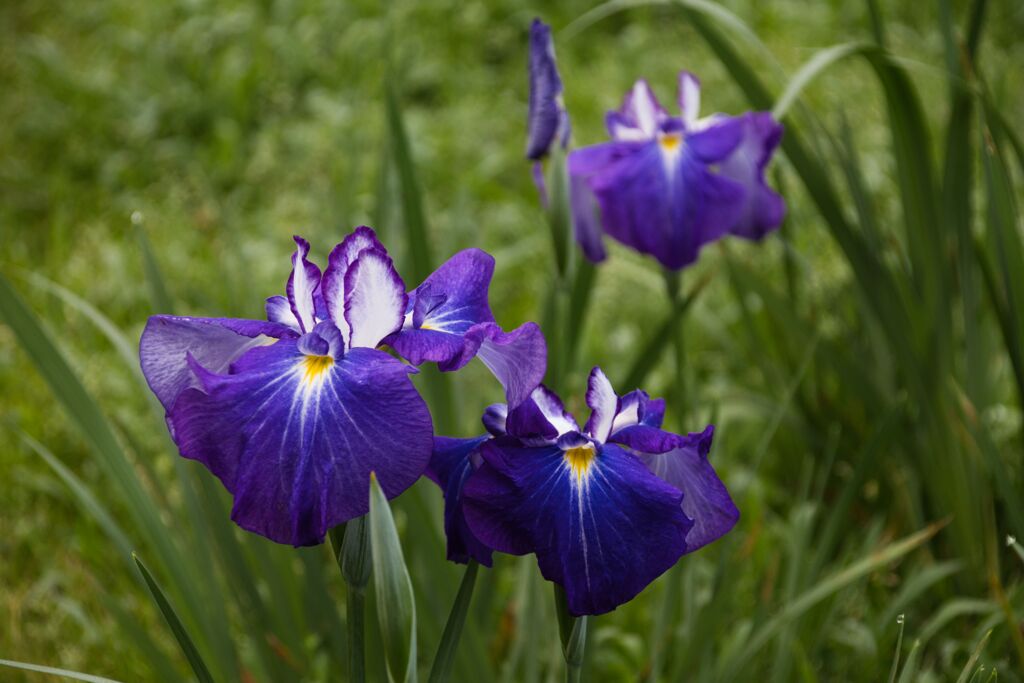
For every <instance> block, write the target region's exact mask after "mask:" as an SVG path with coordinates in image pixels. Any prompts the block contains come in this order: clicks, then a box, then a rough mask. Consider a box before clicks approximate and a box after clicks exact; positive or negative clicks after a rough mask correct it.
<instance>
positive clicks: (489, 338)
mask: <svg viewBox="0 0 1024 683" xmlns="http://www.w3.org/2000/svg"><path fill="white" fill-rule="evenodd" d="M474 357H477V358H479V359H480V361H481V362H482V363H483V364H484V365H486V366H487V368H488V369H489V370H490V371H491V372H492V373H493V374H494V376H495V377H496V378H497V380H498V381H499V382H501V386H503V387H504V388H505V400H506V401H507V402H508V405H509V406H512V407H513V408H514V407H516V406H518V405H519V404H520V403H522V402H523V401H525V400H526V399H527V398H528V397H529V396H530V392H532V391H533V390H534V389H535V388H536V387H537V385H538V384H540V383H541V380H543V379H544V373H545V372H546V370H547V344H546V342H545V341H544V334H543V333H542V332H541V331H540V327H538V326H537V324H536V323H523V324H522V325H520V326H519V327H517V328H516V329H514V330H512V331H511V332H503V331H502V329H501V328H500V327H499V326H498V324H497V323H480V324H479V325H474V326H473V327H471V328H470V329H469V330H467V331H466V334H465V337H464V344H463V347H462V351H461V353H460V354H459V356H457V357H456V358H453V359H452V360H451V361H449V362H446V363H440V364H439V365H438V367H440V369H441V370H442V371H444V372H450V371H453V370H458V369H459V368H461V367H463V366H465V365H466V363H468V362H469V361H470V360H472V359H473V358H474Z"/></svg>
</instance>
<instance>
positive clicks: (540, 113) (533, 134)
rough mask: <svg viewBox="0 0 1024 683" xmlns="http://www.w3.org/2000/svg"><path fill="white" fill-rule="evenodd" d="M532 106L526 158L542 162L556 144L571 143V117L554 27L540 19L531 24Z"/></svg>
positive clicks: (564, 144)
mask: <svg viewBox="0 0 1024 683" xmlns="http://www.w3.org/2000/svg"><path fill="white" fill-rule="evenodd" d="M529 74H530V102H529V109H528V112H527V120H526V127H527V134H526V158H527V159H530V160H531V161H540V160H541V159H543V158H544V157H545V156H547V154H548V152H549V151H550V150H551V146H552V145H553V144H555V141H556V140H557V141H558V142H559V144H561V145H562V147H565V146H566V145H567V144H568V142H569V131H570V127H569V114H568V113H567V112H566V111H565V104H564V103H563V102H562V78H561V76H559V75H558V65H557V64H556V63H555V45H554V43H553V42H552V40H551V27H550V26H548V25H547V24H545V23H544V22H542V21H541V20H540V19H534V20H533V23H532V24H530V65H529Z"/></svg>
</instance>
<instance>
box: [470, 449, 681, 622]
mask: <svg viewBox="0 0 1024 683" xmlns="http://www.w3.org/2000/svg"><path fill="white" fill-rule="evenodd" d="M481 453H482V455H483V458H484V463H483V464H482V465H481V467H480V469H479V470H477V472H476V473H474V474H473V475H472V476H471V477H470V479H469V481H468V482H467V483H466V485H465V487H464V489H463V497H464V506H465V511H466V519H467V522H468V523H469V527H470V529H471V530H472V531H473V533H474V534H475V535H476V536H477V538H478V539H480V540H481V541H482V542H483V543H485V544H487V545H489V546H491V547H493V548H495V549H497V550H501V551H504V552H512V553H516V554H522V553H524V552H534V553H536V555H537V563H538V565H539V566H540V570H541V573H542V574H543V575H544V577H545V578H546V579H548V580H550V581H554V582H556V583H558V584H560V585H562V586H563V587H564V588H565V590H566V595H567V598H568V604H569V611H570V612H571V613H572V614H574V615H583V614H602V613H604V612H608V611H611V610H613V609H615V608H616V607H618V606H619V605H621V604H623V603H625V602H627V601H629V600H631V599H632V598H633V597H634V596H636V595H637V594H638V593H639V592H640V591H642V590H643V589H644V588H645V587H646V586H647V585H648V584H649V583H650V582H651V581H653V580H654V579H656V578H657V577H658V576H659V575H661V574H662V573H663V572H665V571H666V570H667V569H668V568H669V567H671V566H672V565H673V564H675V562H676V561H677V560H678V559H679V557H680V556H681V555H682V554H683V553H684V552H685V551H686V548H687V545H686V540H685V539H686V534H687V532H688V531H689V529H690V527H691V526H692V522H691V521H690V520H689V519H687V518H686V515H684V514H683V511H682V508H681V507H680V499H681V494H680V493H679V491H678V490H677V489H676V488H674V487H672V486H669V485H668V484H666V483H665V482H664V481H662V480H661V479H659V478H658V477H656V476H654V475H653V474H651V472H650V471H649V470H648V469H647V468H646V467H645V466H644V464H643V463H642V462H640V460H638V459H637V458H636V457H634V456H633V455H630V454H629V453H626V452H625V451H623V450H622V449H620V448H618V447H617V446H612V445H607V446H604V447H602V448H601V449H600V451H599V452H597V453H596V455H595V456H594V457H593V459H592V460H590V461H588V464H587V465H586V466H585V467H584V468H583V470H582V472H581V470H580V469H579V468H577V467H575V466H572V465H571V464H570V463H569V461H568V459H567V456H566V454H565V453H563V451H561V450H560V449H559V448H557V447H555V446H549V447H546V448H522V447H519V446H518V445H516V443H515V442H514V440H510V439H507V438H499V439H495V440H493V441H490V442H488V443H486V444H484V446H483V448H482V450H481Z"/></svg>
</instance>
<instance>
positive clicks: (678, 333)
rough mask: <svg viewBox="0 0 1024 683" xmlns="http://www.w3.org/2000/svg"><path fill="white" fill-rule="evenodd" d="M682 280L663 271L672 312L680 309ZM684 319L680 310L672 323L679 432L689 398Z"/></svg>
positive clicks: (683, 422)
mask: <svg viewBox="0 0 1024 683" xmlns="http://www.w3.org/2000/svg"><path fill="white" fill-rule="evenodd" d="M682 280H683V277H682V271H671V270H666V271H665V287H666V289H667V290H668V296H669V301H671V304H672V310H673V311H676V310H680V309H681V301H680V298H681V297H682V296H683V292H682V290H683V287H682ZM684 319H685V317H684V315H683V313H682V311H681V310H680V313H679V314H678V316H677V318H676V319H675V320H674V321H672V348H673V350H674V351H675V358H674V361H675V362H674V365H675V386H674V387H673V388H674V391H673V392H672V393H673V402H674V403H675V413H676V415H677V416H678V427H679V429H680V430H682V429H685V424H686V417H687V403H688V398H689V397H688V396H687V391H686V337H685V334H684V330H683V320H684Z"/></svg>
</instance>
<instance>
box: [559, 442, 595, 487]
mask: <svg viewBox="0 0 1024 683" xmlns="http://www.w3.org/2000/svg"><path fill="white" fill-rule="evenodd" d="M595 455H597V454H596V453H595V452H594V447H593V446H592V445H590V444H589V443H588V444H586V445H584V446H577V447H575V448H570V449H569V450H567V451H566V452H565V455H564V457H565V463H566V464H567V465H568V466H569V469H570V470H572V473H573V474H574V475H576V481H580V480H581V479H583V477H584V476H585V475H586V474H587V471H588V470H589V469H590V465H591V464H592V463H593V462H594V456H595Z"/></svg>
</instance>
